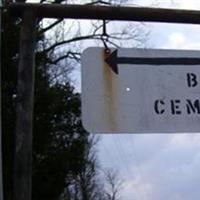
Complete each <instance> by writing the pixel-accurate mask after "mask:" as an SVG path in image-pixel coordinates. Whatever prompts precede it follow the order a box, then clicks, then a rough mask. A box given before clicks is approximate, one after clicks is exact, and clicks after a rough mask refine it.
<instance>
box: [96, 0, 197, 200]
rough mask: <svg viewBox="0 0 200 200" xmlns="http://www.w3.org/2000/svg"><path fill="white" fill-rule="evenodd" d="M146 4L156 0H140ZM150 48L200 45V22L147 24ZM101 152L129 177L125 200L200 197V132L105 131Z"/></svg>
mask: <svg viewBox="0 0 200 200" xmlns="http://www.w3.org/2000/svg"><path fill="white" fill-rule="evenodd" d="M137 3H140V4H141V5H144V6H146V5H148V4H151V3H150V1H148V0H146V1H145V0H144V1H139V0H138V2H137ZM156 3H157V4H156V6H157V7H172V8H182V9H196V10H198V9H200V1H198V0H173V1H168V0H163V1H161V0H160V1H157V2H156ZM147 25H148V28H149V29H150V36H149V40H148V46H149V47H150V48H164V49H195V50H199V49H200V26H198V25H180V24H179V25H177V24H170V25H169V24H168V25H167V24H160V23H154V24H153V23H151V24H147ZM98 153H99V156H100V164H101V165H102V167H104V168H112V169H114V170H117V172H118V175H119V178H121V179H122V180H123V189H122V191H121V199H123V200H198V199H199V198H200V189H199V185H200V173H199V169H200V134H198V133H195V134H194V133H184V134H176V133H171V134H162V133H161V134H150V133H147V134H101V141H100V142H99V149H98Z"/></svg>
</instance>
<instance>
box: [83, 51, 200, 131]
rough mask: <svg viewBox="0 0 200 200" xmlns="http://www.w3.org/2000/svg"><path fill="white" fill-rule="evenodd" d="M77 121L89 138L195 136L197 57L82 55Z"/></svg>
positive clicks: (198, 125)
mask: <svg viewBox="0 0 200 200" xmlns="http://www.w3.org/2000/svg"><path fill="white" fill-rule="evenodd" d="M82 118H83V125H84V127H85V128H86V129H87V130H88V131H89V132H103V133H106V132H108V133H118V132H120V133H122V132H126V133H165V132H166V133H170V132H200V52H198V51H178V50H159V49H158V50H153V49H148V50H145V49H118V50H116V49H111V50H110V52H105V50H104V49H103V48H89V49H87V50H85V51H84V53H83V57H82Z"/></svg>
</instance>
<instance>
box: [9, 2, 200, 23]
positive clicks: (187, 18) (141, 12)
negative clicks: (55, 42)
mask: <svg viewBox="0 0 200 200" xmlns="http://www.w3.org/2000/svg"><path fill="white" fill-rule="evenodd" d="M27 9H29V10H32V11H33V12H35V13H36V15H37V16H38V17H41V18H72V19H97V20H98V19H99V20H126V21H147V22H166V23H187V24H200V11H197V10H196V11H195V10H180V9H161V8H147V7H146V8H145V7H124V6H92V5H63V4H61V5H60V4H31V3H13V4H10V6H9V10H10V11H11V13H12V14H13V15H14V16H21V15H22V14H23V12H24V11H25V10H27Z"/></svg>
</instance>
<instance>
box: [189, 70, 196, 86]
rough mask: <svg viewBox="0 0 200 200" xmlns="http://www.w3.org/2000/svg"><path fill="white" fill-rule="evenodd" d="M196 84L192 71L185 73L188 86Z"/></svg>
mask: <svg viewBox="0 0 200 200" xmlns="http://www.w3.org/2000/svg"><path fill="white" fill-rule="evenodd" d="M197 84H198V81H197V75H196V74H194V73H187V85H188V87H196V86H197Z"/></svg>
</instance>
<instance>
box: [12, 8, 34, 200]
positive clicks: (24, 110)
mask: <svg viewBox="0 0 200 200" xmlns="http://www.w3.org/2000/svg"><path fill="white" fill-rule="evenodd" d="M35 29H36V18H35V15H34V13H33V12H32V11H30V10H26V11H25V12H24V14H23V17H22V25H21V33H20V34H21V35H20V59H19V68H18V85H17V87H18V88H17V114H16V115H17V121H16V136H15V152H14V156H15V157H14V185H13V190H14V191H13V198H14V200H19V199H20V200H31V189H32V183H31V182H32V129H33V123H32V121H33V103H34V101H33V96H34V74H35V73H34V71H35V69H34V51H35Z"/></svg>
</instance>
